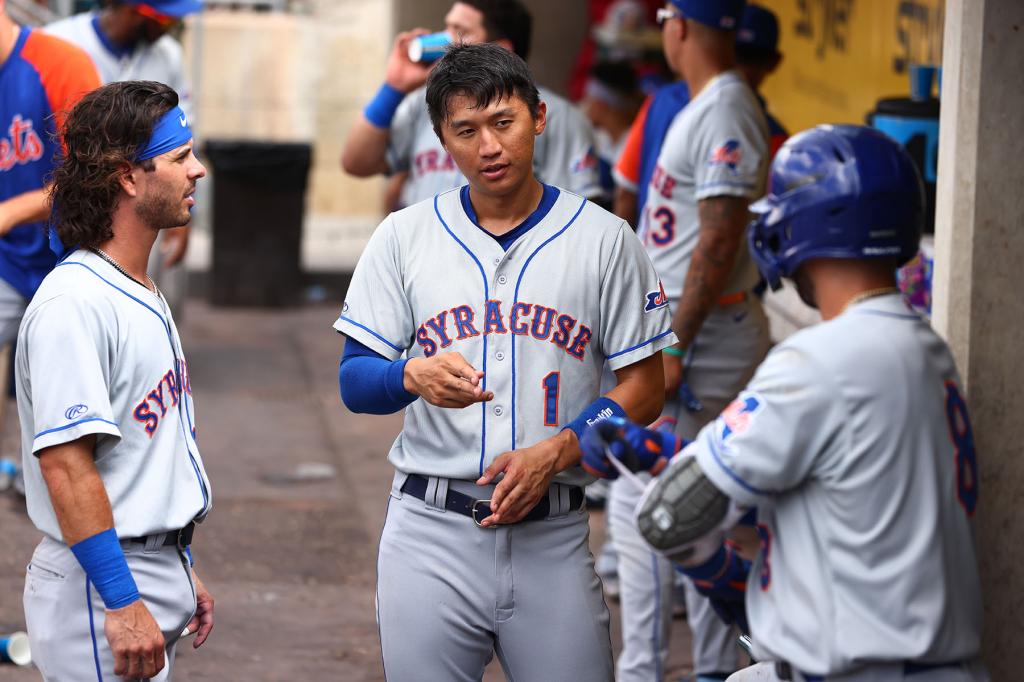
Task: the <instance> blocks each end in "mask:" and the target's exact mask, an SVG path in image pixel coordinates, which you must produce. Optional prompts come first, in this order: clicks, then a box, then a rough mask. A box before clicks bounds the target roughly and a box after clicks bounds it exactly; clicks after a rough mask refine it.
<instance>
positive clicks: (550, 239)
mask: <svg viewBox="0 0 1024 682" xmlns="http://www.w3.org/2000/svg"><path fill="white" fill-rule="evenodd" d="M586 205H587V200H586V199H584V200H583V201H581V202H580V207H579V208H578V209H576V213H574V214H573V216H572V218H570V219H569V222H568V223H566V224H565V227H563V228H562V229H560V230H559V231H558V232H556V233H554V234H553V235H551V236H550V237H548V238H547V239H546V240H544V242H543V243H542V244H541V245H540V246H538V247H537V248H536V249H534V250H533V253H531V254H530V257H529V258H527V259H526V262H525V263H523V268H522V269H521V270H520V271H519V278H518V279H517V280H516V290H515V294H514V295H513V297H512V308H511V310H515V309H516V305H518V303H519V285H520V284H522V283H523V275H525V274H526V268H528V267H529V266H530V261H532V260H533V257H534V256H536V255H537V254H538V253H540V252H541V250H542V249H543V248H544V247H545V246H547V245H548V244H550V243H551V242H553V241H554V240H556V239H558V237H560V236H561V235H562V234H564V233H565V231H566V230H568V229H569V228H570V227H572V224H573V223H575V222H576V219H577V218H578V217H579V216H580V213H582V212H583V208H584V207H585V206H586ZM481 271H482V269H481ZM510 341H511V343H512V450H515V449H516V336H515V334H512V338H511V339H510ZM486 355H487V349H486V348H485V349H484V356H485V357H486Z"/></svg>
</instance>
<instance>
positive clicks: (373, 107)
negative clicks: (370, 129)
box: [363, 83, 405, 128]
mask: <svg viewBox="0 0 1024 682" xmlns="http://www.w3.org/2000/svg"><path fill="white" fill-rule="evenodd" d="M403 99H405V93H404V92H401V91H399V90H397V89H396V88H393V87H391V86H390V85H388V84H387V83H385V84H384V85H382V86H380V90H378V91H377V94H376V95H374V96H373V99H371V100H370V103H369V104H367V105H366V108H365V109H363V116H365V117H366V120H367V121H369V122H370V123H372V124H373V125H375V126H377V127H378V128H390V127H391V119H393V118H394V117H395V112H396V111H398V105H399V104H401V103H402V100H403Z"/></svg>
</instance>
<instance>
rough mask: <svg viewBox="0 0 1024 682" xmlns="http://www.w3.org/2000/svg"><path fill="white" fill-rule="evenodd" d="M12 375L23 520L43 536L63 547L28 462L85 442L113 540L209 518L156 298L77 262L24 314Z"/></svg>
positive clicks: (185, 399)
mask: <svg viewBox="0 0 1024 682" xmlns="http://www.w3.org/2000/svg"><path fill="white" fill-rule="evenodd" d="M15 372H16V379H17V386H18V414H19V417H20V419H21V433H22V463H23V466H24V470H25V493H26V497H27V503H28V512H29V516H30V517H31V518H32V521H33V523H35V525H36V527H37V528H39V530H41V531H42V532H43V533H45V534H46V535H47V536H49V537H51V538H53V539H54V540H58V541H60V540H62V535H61V531H60V526H59V524H58V523H57V518H56V515H55V514H54V511H53V506H52V504H51V502H50V496H49V492H48V490H47V487H46V483H45V481H44V480H43V477H42V473H41V471H40V468H39V460H38V458H37V455H38V453H39V451H40V450H42V449H43V448H47V447H51V446H54V445H60V444H62V443H68V442H71V441H73V440H76V439H78V438H81V437H82V436H86V435H90V434H95V435H96V437H97V440H96V451H95V452H96V468H97V470H98V471H99V474H100V477H101V478H102V479H103V485H104V487H105V488H106V491H107V496H108V497H109V498H110V505H111V507H112V509H113V512H114V527H115V529H116V531H117V534H118V536H119V537H122V538H124V537H140V536H144V535H150V534H153V533H162V532H165V531H170V530H177V529H179V528H182V527H183V526H185V525H187V524H188V523H189V522H190V521H192V520H193V519H196V518H199V519H201V518H203V517H204V516H205V515H206V514H207V512H208V511H209V509H210V505H211V501H212V500H211V496H210V483H209V480H208V479H207V477H206V472H205V471H204V469H203V460H202V458H201V457H200V455H199V449H198V448H197V447H196V441H195V408H194V406H193V403H192V385H191V383H190V381H189V375H188V365H187V364H186V363H185V355H184V353H183V352H182V348H181V342H180V341H179V339H178V331H177V329H176V328H175V326H174V320H172V319H171V315H170V312H169V311H168V310H167V309H166V306H165V305H164V302H163V300H162V298H161V297H160V296H159V295H158V294H154V293H153V292H151V291H149V290H148V289H146V288H145V287H143V286H141V285H139V284H138V283H135V282H133V281H131V280H130V279H128V278H127V277H125V276H124V275H122V274H121V273H119V272H118V271H117V270H115V269H114V268H113V267H112V266H111V265H109V264H108V263H107V262H106V261H104V260H103V259H102V258H100V257H99V256H97V255H95V254H93V253H91V252H89V251H83V250H79V251H76V252H74V253H73V254H71V255H69V256H68V257H67V258H66V259H65V260H63V261H62V262H61V263H59V264H58V265H57V267H56V268H55V269H54V270H53V272H51V273H50V274H49V275H47V276H46V279H44V280H43V283H42V285H40V287H39V290H38V291H37V292H36V295H35V297H34V298H33V299H32V302H31V303H30V304H29V307H28V309H27V310H26V312H25V318H24V321H23V322H22V325H21V330H20V332H19V334H18V352H17V358H16V369H15Z"/></svg>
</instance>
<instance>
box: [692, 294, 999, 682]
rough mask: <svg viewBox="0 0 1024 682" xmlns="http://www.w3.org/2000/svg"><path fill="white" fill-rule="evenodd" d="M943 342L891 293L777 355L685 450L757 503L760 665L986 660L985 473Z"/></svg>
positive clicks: (755, 603) (838, 667)
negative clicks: (978, 539) (978, 527)
mask: <svg viewBox="0 0 1024 682" xmlns="http://www.w3.org/2000/svg"><path fill="white" fill-rule="evenodd" d="M959 386H960V380H959V377H958V376H957V371H956V367H955V365H954V362H953V358H952V356H951V355H950V352H949V349H948V348H947V347H946V344H945V343H944V342H943V341H942V340H941V339H940V338H939V337H938V336H937V335H936V334H935V332H934V331H933V330H932V329H931V328H930V327H929V326H928V325H927V324H926V323H925V322H924V321H922V320H921V319H920V318H919V317H918V316H917V315H916V314H914V313H912V312H911V311H910V310H909V308H907V307H906V305H905V304H904V303H903V302H902V300H901V299H900V298H899V297H898V296H897V295H890V296H885V297H879V298H875V299H871V300H868V301H865V302H861V303H858V304H855V305H853V306H851V307H850V309H848V310H847V311H846V312H844V313H843V314H841V315H840V316H838V317H836V318H834V319H833V320H830V321H829V322H825V323H822V324H819V325H816V326H814V327H810V328H808V329H805V330H803V331H801V332H799V333H797V334H795V335H794V336H792V337H790V338H789V339H787V340H786V341H784V342H783V343H782V344H780V345H779V346H777V347H776V348H775V349H773V350H772V352H771V353H770V354H769V356H768V358H767V359H766V360H765V362H764V364H763V365H762V366H761V367H760V368H759V369H758V371H757V373H756V374H755V376H754V378H753V380H752V381H751V383H750V384H749V385H748V387H747V388H746V390H744V391H743V392H741V393H740V395H739V397H738V398H737V399H736V401H734V402H733V403H732V404H731V405H730V406H729V407H728V408H727V409H726V410H725V411H724V412H723V413H722V414H721V416H719V417H718V418H717V419H716V420H715V421H714V422H711V423H710V424H709V425H708V426H706V427H705V428H704V429H703V430H702V431H701V432H700V435H699V437H698V439H697V441H696V442H695V443H694V444H693V445H691V446H690V447H689V449H688V451H690V452H694V453H695V454H696V457H697V459H698V462H699V463H700V466H701V468H702V469H703V470H704V472H705V473H706V474H707V476H708V477H709V478H710V479H711V480H712V481H713V482H714V484H715V485H716V486H717V487H719V488H720V489H721V490H722V491H724V492H725V493H726V494H727V495H729V496H730V497H731V498H733V499H734V500H735V501H737V502H738V503H740V504H743V505H751V506H753V505H756V506H757V507H758V514H759V522H760V523H759V529H760V531H761V534H762V543H763V544H762V549H761V553H760V555H759V557H758V559H757V560H756V561H755V563H754V565H753V568H752V570H751V576H750V582H749V584H748V587H747V613H748V616H749V620H750V626H751V631H752V635H753V639H754V641H755V654H756V655H757V657H758V658H760V659H773V660H785V661H788V662H789V663H790V664H792V665H793V666H794V667H795V668H797V669H799V670H802V671H805V672H807V673H810V674H816V675H825V674H832V673H839V672H843V671H848V670H850V669H851V668H853V667H855V666H857V665H859V664H864V663H866V662H871V661H887V660H889V661H904V660H911V661H918V662H932V663H939V662H953V661H959V660H964V659H970V658H972V657H974V656H976V655H977V653H978V650H979V641H980V632H981V593H980V586H979V579H978V570H977V566H976V560H975V554H974V534H973V530H972V524H971V516H972V515H973V513H974V510H975V505H976V504H977V496H978V488H977V466H976V462H975V453H974V442H973V436H972V433H971V427H970V422H969V420H968V416H967V408H966V405H965V403H964V400H963V396H962V394H961V390H960V388H959Z"/></svg>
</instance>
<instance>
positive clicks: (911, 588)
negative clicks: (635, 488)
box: [584, 126, 987, 682]
mask: <svg viewBox="0 0 1024 682" xmlns="http://www.w3.org/2000/svg"><path fill="white" fill-rule="evenodd" d="M924 205H925V204H924V191H923V186H922V184H921V179H920V177H919V175H918V173H917V170H916V168H915V166H914V163H913V161H912V160H911V158H910V156H909V155H908V154H907V153H906V152H905V151H904V150H903V149H902V148H900V147H899V146H898V145H897V144H896V143H895V142H893V141H892V140H891V139H889V138H888V137H886V136H884V135H882V134H881V133H879V132H877V131H874V130H872V129H870V128H864V127H861V126H834V127H833V126H820V127H818V128H815V129H812V130H810V131H806V132H804V133H801V134H799V135H797V136H795V137H794V138H792V139H791V140H789V141H788V142H787V143H786V144H785V145H783V147H782V149H781V151H780V152H779V155H778V157H777V158H776V160H775V162H774V163H773V165H772V173H771V186H770V191H769V194H768V195H767V197H765V199H764V200H762V201H761V202H758V203H757V204H755V206H754V210H755V211H756V213H757V214H758V215H759V217H758V219H757V220H756V221H755V222H754V223H753V224H752V225H751V228H750V243H751V249H752V252H753V254H754V256H755V259H756V260H757V262H758V266H759V268H760V270H761V272H762V273H763V275H764V277H765V279H766V280H767V281H768V283H769V284H770V285H771V286H773V287H778V286H779V285H780V278H781V277H787V278H789V279H791V280H793V281H794V283H795V284H796V288H797V291H798V292H799V294H800V297H801V298H802V299H803V300H804V301H805V302H806V303H808V304H809V305H812V306H815V307H817V308H818V310H820V311H821V314H822V319H823V322H822V323H821V324H818V325H815V326H813V327H810V328H807V329H805V330H803V331H800V332H798V333H797V334H795V335H793V336H792V337H790V338H788V339H786V340H785V341H784V342H783V343H781V344H779V345H778V346H776V347H775V348H774V349H773V350H772V351H771V353H770V354H769V355H768V357H767V359H766V360H765V362H764V363H763V364H762V365H761V366H760V367H759V368H758V370H757V373H756V375H755V376H754V378H753V380H752V381H751V382H750V384H749V385H748V386H747V387H746V388H745V389H744V390H743V391H742V392H741V393H740V395H739V396H738V397H737V399H736V400H735V401H734V402H733V403H732V404H731V405H729V407H728V408H727V409H726V410H725V411H724V412H722V414H721V415H720V416H719V417H718V418H717V419H716V420H715V421H713V422H712V423H710V424H708V425H707V426H705V427H704V428H703V429H702V430H701V431H700V434H699V436H698V437H697V440H696V441H695V442H694V443H692V444H691V445H689V446H688V447H686V448H685V449H684V450H683V451H682V454H681V455H679V456H677V457H676V458H674V459H673V460H672V462H671V464H670V465H669V466H668V468H667V469H664V471H663V472H662V473H661V474H660V476H659V477H658V478H657V479H656V481H655V483H653V484H651V486H650V487H649V489H648V491H647V493H646V494H645V497H644V499H643V500H642V502H641V504H640V506H639V508H638V512H637V521H638V524H639V528H640V530H641V532H642V534H643V535H644V537H645V538H646V539H647V540H648V541H650V542H651V544H652V546H654V547H656V548H657V549H658V550H660V551H663V552H665V553H666V554H667V555H668V556H669V557H670V558H672V559H674V560H676V561H679V562H680V563H681V564H683V565H684V566H685V567H686V568H685V571H686V573H687V574H688V575H690V576H691V577H693V578H694V579H695V582H696V583H697V584H698V585H699V586H700V587H701V589H702V590H703V591H705V592H707V593H709V594H711V595H712V596H713V597H714V598H715V600H716V603H719V604H724V606H723V611H724V612H726V613H730V612H731V613H732V614H733V615H738V616H739V620H740V621H741V622H742V604H743V595H744V591H745V596H746V599H745V601H746V616H747V617H748V619H749V625H750V631H751V634H752V637H753V640H754V647H753V651H754V655H755V656H756V658H757V659H758V660H760V661H762V663H761V664H760V665H758V666H756V667H755V668H753V669H751V670H750V671H744V672H743V673H738V674H737V675H736V676H735V678H736V679H737V680H739V679H758V680H798V681H805V682H815V681H818V680H843V681H844V682H860V681H868V680H871V681H872V682H878V681H890V680H893V681H894V680H904V679H906V680H913V681H914V682H924V681H938V680H942V681H944V682H946V681H948V682H959V681H966V680H985V679H987V674H986V672H985V670H984V668H983V666H982V665H981V664H980V662H979V661H978V654H979V649H980V638H981V590H980V582H979V578H978V570H977V565H976V558H975V552H974V533H973V530H972V521H971V519H972V517H973V515H974V513H975V510H976V508H977V504H978V478H977V474H978V471H977V461H976V455H975V450H974V438H973V434H972V431H971V423H970V419H969V417H968V411H967V406H966V403H965V401H964V396H963V390H962V388H961V383H960V378H959V376H958V374H957V371H956V366H955V364H954V361H953V357H952V355H951V354H950V351H949V348H948V347H947V346H946V344H945V343H944V342H943V341H942V339H940V338H939V337H938V335H936V334H935V332H934V331H933V330H932V329H931V327H929V326H928V324H927V322H926V321H924V320H923V319H921V318H920V317H919V316H918V315H917V314H915V313H914V312H912V311H911V309H910V308H909V307H908V306H907V305H906V303H905V302H904V301H903V300H902V299H901V297H900V296H899V294H898V292H897V289H896V286H895V270H896V267H897V266H898V265H899V264H901V263H903V262H905V261H906V260H908V259H909V258H910V257H912V256H913V255H914V254H915V253H916V252H917V248H918V240H919V238H920V235H921V230H922V226H923V224H924ZM894 424H895V425H898V428H894V426H893V425H894ZM645 431H646V430H645V429H642V428H640V427H636V426H632V425H629V424H625V423H617V424H614V425H610V426H609V427H606V428H604V429H603V430H595V431H592V432H591V431H588V432H587V433H586V434H585V437H584V462H585V463H586V462H587V461H588V458H592V459H594V461H595V462H596V466H597V467H598V468H600V467H602V466H604V465H605V461H606V460H605V459H604V458H605V457H606V454H608V453H610V454H611V455H612V456H613V457H615V456H621V457H623V459H624V460H625V461H627V462H630V463H631V466H635V467H637V468H646V467H652V466H653V467H654V469H656V470H657V469H663V468H664V458H663V456H662V455H663V454H664V451H663V452H662V453H654V452H652V450H656V449H657V448H648V447H646V446H645V445H639V447H634V445H633V444H641V443H646V442H647V441H649V440H650V438H649V437H648V436H645V435H644V432H645ZM651 433H654V432H651ZM608 442H611V446H608V445H607V444H608ZM668 452H669V453H670V452H671V448H670V449H669V450H668ZM630 453H632V454H630ZM754 506H756V508H757V514H758V526H757V527H758V531H759V534H760V536H761V541H762V543H761V549H760V552H759V554H758V555H757V558H756V560H755V561H754V562H753V564H752V565H751V564H749V563H748V562H745V561H743V560H742V559H740V558H739V556H738V555H737V554H736V552H735V550H734V548H733V547H732V546H731V545H730V544H729V543H728V542H727V543H726V544H723V542H722V539H723V531H724V530H726V529H728V528H729V527H730V526H731V525H732V524H733V523H735V520H736V519H737V518H738V517H739V515H741V514H743V513H744V512H745V511H746V510H747V509H748V508H750V507H754ZM748 573H749V579H748V575H747V574H748ZM744 585H745V590H744ZM730 601H731V602H732V604H733V605H735V604H737V603H738V604H739V606H740V608H739V609H735V608H733V607H729V606H728V603H729V602H730ZM730 609H731V610H730Z"/></svg>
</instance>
